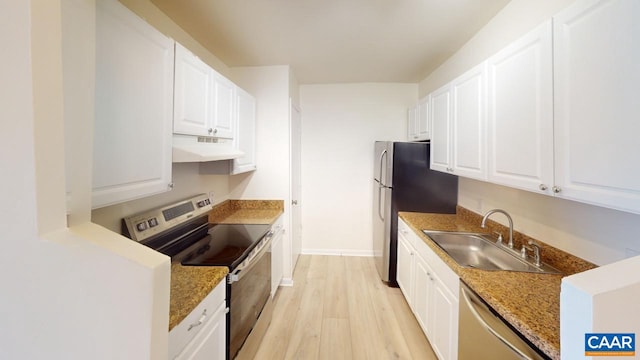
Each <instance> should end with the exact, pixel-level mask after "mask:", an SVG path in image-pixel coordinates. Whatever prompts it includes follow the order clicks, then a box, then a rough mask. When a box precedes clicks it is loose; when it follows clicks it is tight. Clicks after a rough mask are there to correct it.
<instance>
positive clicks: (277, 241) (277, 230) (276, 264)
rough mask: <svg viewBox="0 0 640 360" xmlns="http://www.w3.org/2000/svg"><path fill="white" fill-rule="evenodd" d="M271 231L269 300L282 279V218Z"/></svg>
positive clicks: (273, 295)
mask: <svg viewBox="0 0 640 360" xmlns="http://www.w3.org/2000/svg"><path fill="white" fill-rule="evenodd" d="M271 231H273V240H271V298H274V297H275V296H276V292H277V291H278V287H279V286H280V282H282V278H283V277H284V242H283V241H282V238H283V234H284V228H283V226H282V216H280V217H279V218H278V220H276V222H275V223H274V224H273V226H272V227H271Z"/></svg>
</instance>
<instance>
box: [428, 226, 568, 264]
mask: <svg viewBox="0 0 640 360" xmlns="http://www.w3.org/2000/svg"><path fill="white" fill-rule="evenodd" d="M422 232H423V233H424V234H425V235H427V236H428V237H429V238H430V239H431V240H433V241H434V242H435V243H436V244H437V245H438V246H439V247H440V248H441V249H442V250H444V251H445V252H446V253H447V254H449V256H451V258H453V260H455V261H456V262H457V263H458V264H459V265H461V266H464V267H469V268H476V269H481V270H507V271H522V272H533V273H547V274H560V271H558V270H557V269H555V268H553V267H551V266H549V265H547V264H545V263H540V265H535V263H534V262H532V261H529V260H528V259H527V258H522V257H521V256H520V255H519V253H518V252H517V251H514V250H513V249H511V248H509V247H507V246H506V245H502V244H497V243H496V242H495V241H496V240H495V238H494V237H492V236H491V235H489V234H481V233H465V232H448V231H431V230H422Z"/></svg>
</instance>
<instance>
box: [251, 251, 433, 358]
mask: <svg viewBox="0 0 640 360" xmlns="http://www.w3.org/2000/svg"><path fill="white" fill-rule="evenodd" d="M255 359H260V360H261V359H269V360H271V359H301V360H314V359H332V360H338V359H372V360H373V359H384V360H386V359H421V360H423V359H426V360H430V359H437V358H436V356H435V355H434V353H433V350H432V349H431V346H430V345H429V342H428V341H427V339H426V338H425V336H424V334H423V333H422V330H421V329H420V326H419V325H418V323H417V321H416V320H415V318H414V317H413V314H412V313H411V310H410V309H409V306H408V305H407V303H406V301H405V300H404V297H403V296H402V293H401V292H400V289H397V288H390V287H388V286H387V285H385V284H384V283H382V282H381V281H380V278H379V277H378V273H377V272H376V268H375V265H374V263H373V258H367V257H343V256H317V255H314V256H309V255H303V256H301V257H300V258H299V260H298V265H297V266H296V271H295V273H294V286H293V287H280V289H279V290H278V293H277V295H276V298H275V307H274V310H273V320H272V321H271V326H270V327H269V330H268V331H267V333H266V335H265V337H264V338H263V339H262V342H261V343H260V346H259V348H258V352H257V354H256V357H255Z"/></svg>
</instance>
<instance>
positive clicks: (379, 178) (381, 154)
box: [378, 149, 387, 186]
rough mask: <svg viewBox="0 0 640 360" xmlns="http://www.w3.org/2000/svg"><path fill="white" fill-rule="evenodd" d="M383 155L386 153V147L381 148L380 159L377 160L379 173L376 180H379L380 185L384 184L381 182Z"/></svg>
mask: <svg viewBox="0 0 640 360" xmlns="http://www.w3.org/2000/svg"><path fill="white" fill-rule="evenodd" d="M385 155H387V149H384V150H382V152H381V153H380V159H379V160H378V161H379V162H380V174H379V175H378V180H380V185H383V186H384V185H386V184H385V183H384V182H382V170H383V169H384V168H383V167H382V159H384V157H385Z"/></svg>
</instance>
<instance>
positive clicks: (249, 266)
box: [122, 194, 273, 359]
mask: <svg viewBox="0 0 640 360" xmlns="http://www.w3.org/2000/svg"><path fill="white" fill-rule="evenodd" d="M210 210H211V202H210V200H209V198H208V197H207V195H206V194H201V195H197V196H194V197H191V198H189V199H185V200H183V201H180V202H178V203H175V204H171V205H168V206H164V207H161V208H157V209H154V210H150V211H146V212H144V213H141V214H137V215H134V216H130V217H127V218H124V219H122V232H123V234H124V235H125V236H127V237H129V238H131V239H133V240H136V241H138V242H140V243H141V244H144V245H146V246H148V247H150V248H152V249H154V250H157V251H159V252H161V253H163V254H165V255H168V256H170V257H171V262H172V263H175V262H179V263H181V264H182V265H184V266H226V267H228V268H229V275H228V276H227V290H226V291H227V294H226V295H227V296H226V297H227V307H228V308H229V313H228V314H227V358H229V359H233V358H234V357H235V356H236V354H237V353H238V351H239V350H240V348H241V347H242V345H243V343H244V341H245V340H246V338H247V336H248V335H249V333H250V332H251V330H252V328H253V327H254V325H255V323H256V321H257V319H258V317H259V316H260V314H261V313H262V310H263V309H264V307H265V304H266V303H267V301H268V300H269V296H270V289H271V251H270V248H271V239H272V237H273V231H271V227H270V225H267V224H209V222H208V213H209V211H210Z"/></svg>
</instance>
